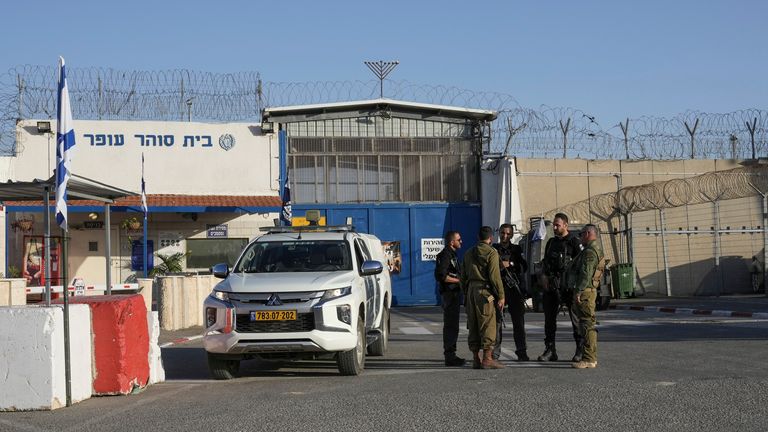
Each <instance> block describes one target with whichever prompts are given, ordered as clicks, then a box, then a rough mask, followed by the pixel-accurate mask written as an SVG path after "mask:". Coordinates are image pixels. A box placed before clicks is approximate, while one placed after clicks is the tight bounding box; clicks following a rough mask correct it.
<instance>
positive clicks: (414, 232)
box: [293, 203, 482, 306]
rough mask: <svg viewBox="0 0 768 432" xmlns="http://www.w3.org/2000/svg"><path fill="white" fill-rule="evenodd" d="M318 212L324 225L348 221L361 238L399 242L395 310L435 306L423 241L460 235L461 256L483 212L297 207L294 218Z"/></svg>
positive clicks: (469, 207)
mask: <svg viewBox="0 0 768 432" xmlns="http://www.w3.org/2000/svg"><path fill="white" fill-rule="evenodd" d="M309 209H316V210H320V212H321V214H322V215H323V216H325V217H326V220H327V223H328V225H343V224H345V223H346V220H347V218H348V217H351V218H352V224H353V225H354V226H355V229H356V230H357V231H359V232H366V233H370V234H374V235H375V236H377V237H378V238H379V239H381V241H382V242H399V245H400V255H401V258H402V264H401V266H400V272H399V273H393V274H392V294H393V299H392V300H393V304H396V305H400V306H406V305H434V304H437V303H438V301H439V296H438V294H437V286H436V284H435V279H434V276H433V273H434V270H435V262H434V260H430V259H428V258H429V257H427V259H424V257H423V256H422V240H424V239H442V237H443V234H444V233H445V231H446V230H454V231H459V232H460V233H461V236H462V238H464V239H465V240H466V241H465V243H464V245H463V249H461V250H459V258H461V257H462V256H463V252H464V250H466V249H469V248H470V247H471V246H473V245H474V244H475V243H477V240H476V239H477V231H478V229H479V228H480V224H481V218H482V212H481V208H480V204H477V203H474V204H473V203H469V204H468V203H461V204H443V203H427V204H423V203H419V204H415V203H391V204H344V205H342V204H334V205H330V204H317V205H307V204H298V205H294V206H293V211H294V216H303V215H304V214H305V212H306V210H309Z"/></svg>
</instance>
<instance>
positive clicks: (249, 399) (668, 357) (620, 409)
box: [0, 307, 768, 432]
mask: <svg viewBox="0 0 768 432" xmlns="http://www.w3.org/2000/svg"><path fill="white" fill-rule="evenodd" d="M392 317H393V322H392V337H391V343H390V346H389V351H388V353H387V355H386V356H384V357H378V358H377V357H369V358H368V359H367V360H366V371H365V373H364V375H363V376H360V377H341V376H339V375H338V372H337V370H336V365H335V363H334V362H333V361H305V362H297V363H283V364H264V363H260V362H256V361H251V362H245V363H243V367H242V373H243V377H242V378H239V379H236V380H233V381H213V380H211V379H210V378H209V377H208V372H207V367H206V361H205V353H204V351H203V350H202V348H201V344H200V341H199V340H196V341H190V342H187V343H182V344H178V345H174V346H171V347H168V348H164V349H163V359H164V364H165V368H166V374H167V379H168V380H167V381H166V382H164V383H161V384H157V385H153V386H151V387H149V388H147V389H146V390H144V391H143V392H141V393H139V394H135V395H129V396H115V397H97V398H92V399H89V400H87V401H84V402H81V403H78V404H75V405H74V406H72V407H70V408H63V409H59V410H56V411H52V412H21V413H0V431H17V430H18V431H48V430H50V431H99V432H111V431H131V432H134V431H142V430H157V431H185V432H186V431H227V432H232V431H262V430H263V431H281V432H282V431H307V430H318V431H339V430H342V431H345V430H355V431H398V432H403V431H422V430H423V431H466V430H476V429H482V430H494V431H516V430H525V431H555V430H559V431H568V430H590V431H614V430H624V431H648V430H660V431H697V432H698V431H713V430H736V431H765V430H766V425H768V367H766V366H768V343H766V342H767V341H768V320H765V319H745V318H719V317H712V316H690V315H670V314H663V313H655V312H638V311H618V310H612V311H604V312H601V313H600V312H599V313H598V319H599V321H600V325H599V344H598V346H599V365H598V368H597V369H591V370H576V369H572V368H571V367H570V363H568V362H566V361H561V362H554V363H538V362H530V363H517V362H515V361H513V360H512V359H513V358H514V355H513V354H512V352H513V351H514V347H512V346H511V345H507V346H506V349H505V361H504V362H505V363H506V364H507V365H508V366H509V367H508V368H507V369H504V370H497V371H486V370H472V369H471V368H470V367H468V366H465V367H464V368H447V367H444V366H443V364H442V358H441V353H442V336H441V319H442V318H441V317H442V315H441V313H440V310H439V308H436V307H430V308H406V309H397V310H396V311H395V312H394V313H393V316H392ZM542 320H543V316H542V314H538V313H531V314H529V315H527V321H528V338H529V354H530V355H531V357H535V356H537V355H538V354H540V352H541V351H542V349H543V341H542V340H543V328H542V324H543V323H542ZM560 324H561V326H560V331H559V332H558V339H559V340H558V348H559V353H560V355H561V357H563V358H570V356H571V355H572V353H573V349H574V345H573V341H572V340H569V334H570V331H569V330H568V328H567V326H566V319H564V318H563V319H561V320H560ZM507 331H508V333H509V336H508V338H507V340H506V341H508V343H511V339H512V338H511V329H507ZM459 347H460V354H463V355H465V356H467V357H468V356H469V353H468V351H467V348H466V334H465V333H463V334H462V335H461V336H460V340H459Z"/></svg>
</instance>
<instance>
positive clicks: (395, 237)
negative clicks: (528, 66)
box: [262, 99, 496, 305]
mask: <svg viewBox="0 0 768 432" xmlns="http://www.w3.org/2000/svg"><path fill="white" fill-rule="evenodd" d="M495 118H496V113H495V112H493V111H486V110H477V109H467V108H461V107H450V106H441V105H431V104H421V103H414V102H405V101H397V100H391V99H374V100H367V101H356V102H341V103H329V104H318V105H303V106H291V107H277V108H267V109H265V110H264V112H263V115H262V120H263V122H262V127H263V128H267V129H268V128H270V127H272V128H274V130H277V131H279V133H278V136H279V137H280V144H281V158H280V159H281V164H282V166H281V178H282V179H285V178H286V177H287V178H288V184H289V186H290V193H291V200H292V203H293V224H294V225H297V224H303V223H305V221H304V219H303V215H305V213H306V210H315V209H316V210H320V213H321V216H322V217H321V221H320V223H321V224H323V223H325V224H328V225H341V224H345V223H347V222H351V223H352V224H353V225H354V226H355V228H356V230H357V231H360V232H367V233H371V234H374V235H376V236H377V237H379V238H380V239H381V240H382V244H383V247H384V249H385V253H386V255H387V257H388V260H389V261H388V263H387V265H388V266H389V269H390V272H391V274H392V291H393V302H394V304H397V305H420V304H425V305H433V304H437V302H438V300H439V296H438V294H437V287H436V284H435V281H434V276H433V272H434V267H435V261H434V260H435V256H436V255H437V253H438V252H439V251H440V250H441V249H442V244H443V241H442V237H443V234H444V232H445V231H446V230H455V231H459V232H461V234H462V237H463V238H465V239H468V240H469V241H468V242H467V243H466V244H465V245H464V250H466V249H468V248H469V247H471V246H472V245H473V244H474V242H475V240H474V239H475V238H476V234H477V230H478V228H479V227H480V225H481V220H482V211H481V206H480V199H481V198H480V197H481V194H480V161H481V157H482V155H483V153H484V151H487V145H488V142H489V137H490V122H491V121H493V120H494V119H495ZM281 184H285V181H281ZM462 254H463V250H460V251H459V256H460V257H461V256H462Z"/></svg>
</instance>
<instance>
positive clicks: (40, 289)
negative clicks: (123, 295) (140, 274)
mask: <svg viewBox="0 0 768 432" xmlns="http://www.w3.org/2000/svg"><path fill="white" fill-rule="evenodd" d="M63 288H64V287H63V286H62V285H55V286H53V285H52V286H51V292H52V293H61V292H63ZM138 290H139V284H137V283H124V284H113V285H112V292H121V291H138ZM67 291H69V292H71V293H74V295H76V296H77V295H85V292H86V291H104V292H106V291H107V286H106V285H85V284H79V283H75V281H73V283H72V285H69V286H68V287H67ZM44 293H45V287H44V286H37V287H27V294H44Z"/></svg>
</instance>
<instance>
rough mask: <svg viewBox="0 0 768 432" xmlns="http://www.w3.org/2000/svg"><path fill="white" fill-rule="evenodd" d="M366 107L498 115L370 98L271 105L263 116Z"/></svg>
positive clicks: (485, 117) (477, 116) (475, 116)
mask: <svg viewBox="0 0 768 432" xmlns="http://www.w3.org/2000/svg"><path fill="white" fill-rule="evenodd" d="M368 107H378V108H381V107H399V108H404V109H408V110H422V111H432V112H439V113H444V114H451V115H454V116H462V117H468V118H473V119H478V120H486V121H491V120H495V119H496V117H497V116H498V113H496V111H490V110H481V109H472V108H463V107H456V106H448V105H433V104H426V103H419V102H409V101H400V100H395V99H387V98H380V99H370V100H362V101H350V102H332V103H324V104H313V105H294V106H285V107H271V108H264V116H263V117H264V118H265V120H268V118H269V117H270V116H279V115H289V114H298V113H306V112H328V111H344V110H350V109H359V108H368Z"/></svg>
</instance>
